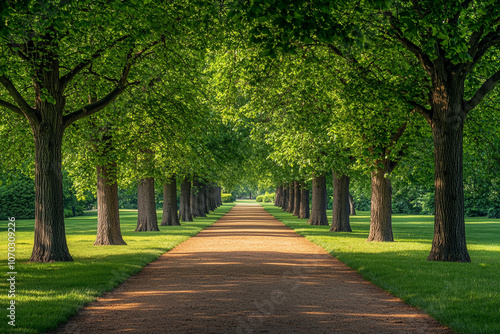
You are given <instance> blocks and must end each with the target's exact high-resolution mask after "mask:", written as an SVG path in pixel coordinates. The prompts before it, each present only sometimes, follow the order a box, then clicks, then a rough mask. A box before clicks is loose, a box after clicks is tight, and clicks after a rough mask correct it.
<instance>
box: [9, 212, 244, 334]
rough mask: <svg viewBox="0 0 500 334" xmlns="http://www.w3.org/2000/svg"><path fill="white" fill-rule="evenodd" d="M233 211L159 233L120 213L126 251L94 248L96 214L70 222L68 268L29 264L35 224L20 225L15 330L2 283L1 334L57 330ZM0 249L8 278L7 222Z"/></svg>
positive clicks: (164, 228)
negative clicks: (143, 228)
mask: <svg viewBox="0 0 500 334" xmlns="http://www.w3.org/2000/svg"><path fill="white" fill-rule="evenodd" d="M233 206H234V204H224V205H223V206H222V207H220V208H219V209H217V210H216V211H215V213H212V214H210V215H208V217H207V218H196V219H195V221H194V222H189V223H182V226H160V230H161V231H160V232H134V230H135V227H136V224H137V211H135V210H120V220H121V229H122V234H123V238H124V240H125V242H126V243H127V244H128V245H127V246H93V244H94V241H95V237H96V222H97V213H96V212H87V213H86V215H85V216H82V217H75V218H67V219H66V220H65V223H66V233H67V240H68V247H69V250H70V253H71V255H72V256H73V259H74V262H67V263H31V262H28V260H29V258H30V256H31V251H32V247H33V226H34V220H18V221H16V271H17V276H16V279H17V281H16V298H15V300H16V327H15V328H12V327H11V326H9V325H8V324H7V321H8V320H9V319H8V318H7V317H6V315H7V310H6V308H7V303H8V302H9V301H10V300H9V298H8V296H7V290H8V288H7V282H6V280H5V279H2V281H1V283H0V286H1V287H2V291H3V293H2V294H1V295H0V300H1V302H2V309H3V311H2V312H0V313H1V314H2V317H1V319H2V320H1V321H0V332H1V333H4V332H11V333H43V332H45V331H47V330H50V329H53V328H56V327H57V326H58V325H59V324H60V323H63V322H65V321H66V320H67V319H68V318H69V317H70V316H71V315H73V314H75V313H76V312H77V310H78V309H79V308H80V307H81V306H82V305H84V304H86V303H89V302H90V301H92V300H95V298H96V297H97V296H99V295H101V294H102V293H103V292H105V291H109V290H112V289H113V288H114V287H116V286H118V285H119V284H120V283H121V282H123V281H124V280H125V279H127V278H128V277H130V275H132V274H134V273H137V272H138V271H140V270H141V268H142V267H144V266H145V265H146V264H148V263H149V262H151V261H153V260H154V259H156V258H158V257H159V256H160V255H161V254H163V253H164V252H165V251H167V250H170V249H172V248H174V247H175V246H176V245H178V244H180V243H181V242H183V241H185V240H186V239H188V238H189V237H191V236H193V235H195V234H197V233H198V232H199V231H201V230H202V229H203V228H205V227H207V226H209V225H211V224H213V223H214V222H215V221H217V220H218V219H219V218H220V217H222V216H223V215H224V214H225V213H226V212H228V211H229V210H230V209H231V208H232V207H233ZM160 218H161V211H158V219H159V221H160V222H161V219H160ZM0 243H1V244H2V249H3V250H4V251H3V252H2V253H1V254H0V260H1V262H2V268H3V269H4V270H3V272H4V273H7V271H8V270H7V221H4V222H2V228H1V232H0ZM5 275H6V274H4V275H3V276H4V277H5ZM4 306H5V307H4Z"/></svg>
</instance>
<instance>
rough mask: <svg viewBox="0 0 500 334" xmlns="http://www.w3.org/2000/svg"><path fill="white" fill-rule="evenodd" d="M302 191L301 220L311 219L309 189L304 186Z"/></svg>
mask: <svg viewBox="0 0 500 334" xmlns="http://www.w3.org/2000/svg"><path fill="white" fill-rule="evenodd" d="M300 188H301V190H300V213H299V218H309V216H310V215H309V189H306V185H305V184H302V185H301V187H300Z"/></svg>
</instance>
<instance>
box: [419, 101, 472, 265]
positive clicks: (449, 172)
mask: <svg viewBox="0 0 500 334" xmlns="http://www.w3.org/2000/svg"><path fill="white" fill-rule="evenodd" d="M455 108H459V109H461V107H460V106H455ZM457 113H459V112H457ZM450 114H452V115H453V113H452V112H450ZM459 114H460V113H459ZM464 119H465V117H459V116H456V117H453V116H451V117H449V118H448V119H447V120H446V121H444V122H440V121H439V120H438V119H435V120H433V122H432V124H431V126H432V133H433V139H434V156H435V162H434V166H435V169H434V170H435V172H434V175H435V188H436V193H435V204H436V212H435V215H434V239H433V240H432V249H431V252H430V254H429V257H428V260H430V261H452V262H470V256H469V252H468V250H467V244H466V239H465V214H464V191H463V124H464V123H463V122H464Z"/></svg>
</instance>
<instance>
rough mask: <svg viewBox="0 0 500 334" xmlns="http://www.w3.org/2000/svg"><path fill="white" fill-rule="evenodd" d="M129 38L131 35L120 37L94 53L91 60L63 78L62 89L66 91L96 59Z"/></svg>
mask: <svg viewBox="0 0 500 334" xmlns="http://www.w3.org/2000/svg"><path fill="white" fill-rule="evenodd" d="M128 37H130V35H125V36H123V37H120V38H118V39H117V40H115V41H114V42H113V43H111V44H110V45H108V46H107V47H104V48H102V49H99V50H97V51H96V52H94V54H93V55H92V56H90V59H87V60H85V61H82V62H81V63H79V64H78V65H76V66H75V67H74V68H73V69H72V70H71V71H69V72H68V73H66V74H65V75H64V76H63V77H62V78H61V88H62V90H64V89H65V88H66V86H67V85H68V84H69V83H70V82H71V80H73V78H74V77H75V76H76V75H77V74H78V73H80V72H81V71H82V70H83V69H84V68H85V67H87V66H89V65H90V64H91V63H92V62H93V61H94V60H95V59H97V58H99V57H100V56H101V55H102V53H103V52H104V51H106V50H108V49H110V48H113V47H114V46H115V45H116V44H118V43H119V42H121V41H123V40H125V39H127V38H128Z"/></svg>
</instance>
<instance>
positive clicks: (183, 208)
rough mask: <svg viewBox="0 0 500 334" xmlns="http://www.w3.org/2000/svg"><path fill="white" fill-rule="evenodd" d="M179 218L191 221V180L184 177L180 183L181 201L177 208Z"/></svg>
mask: <svg viewBox="0 0 500 334" xmlns="http://www.w3.org/2000/svg"><path fill="white" fill-rule="evenodd" d="M179 216H180V219H181V220H182V221H184V222H192V221H193V215H192V214H191V181H189V179H188V178H187V177H186V178H185V179H184V181H182V183H181V203H180V210H179Z"/></svg>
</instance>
